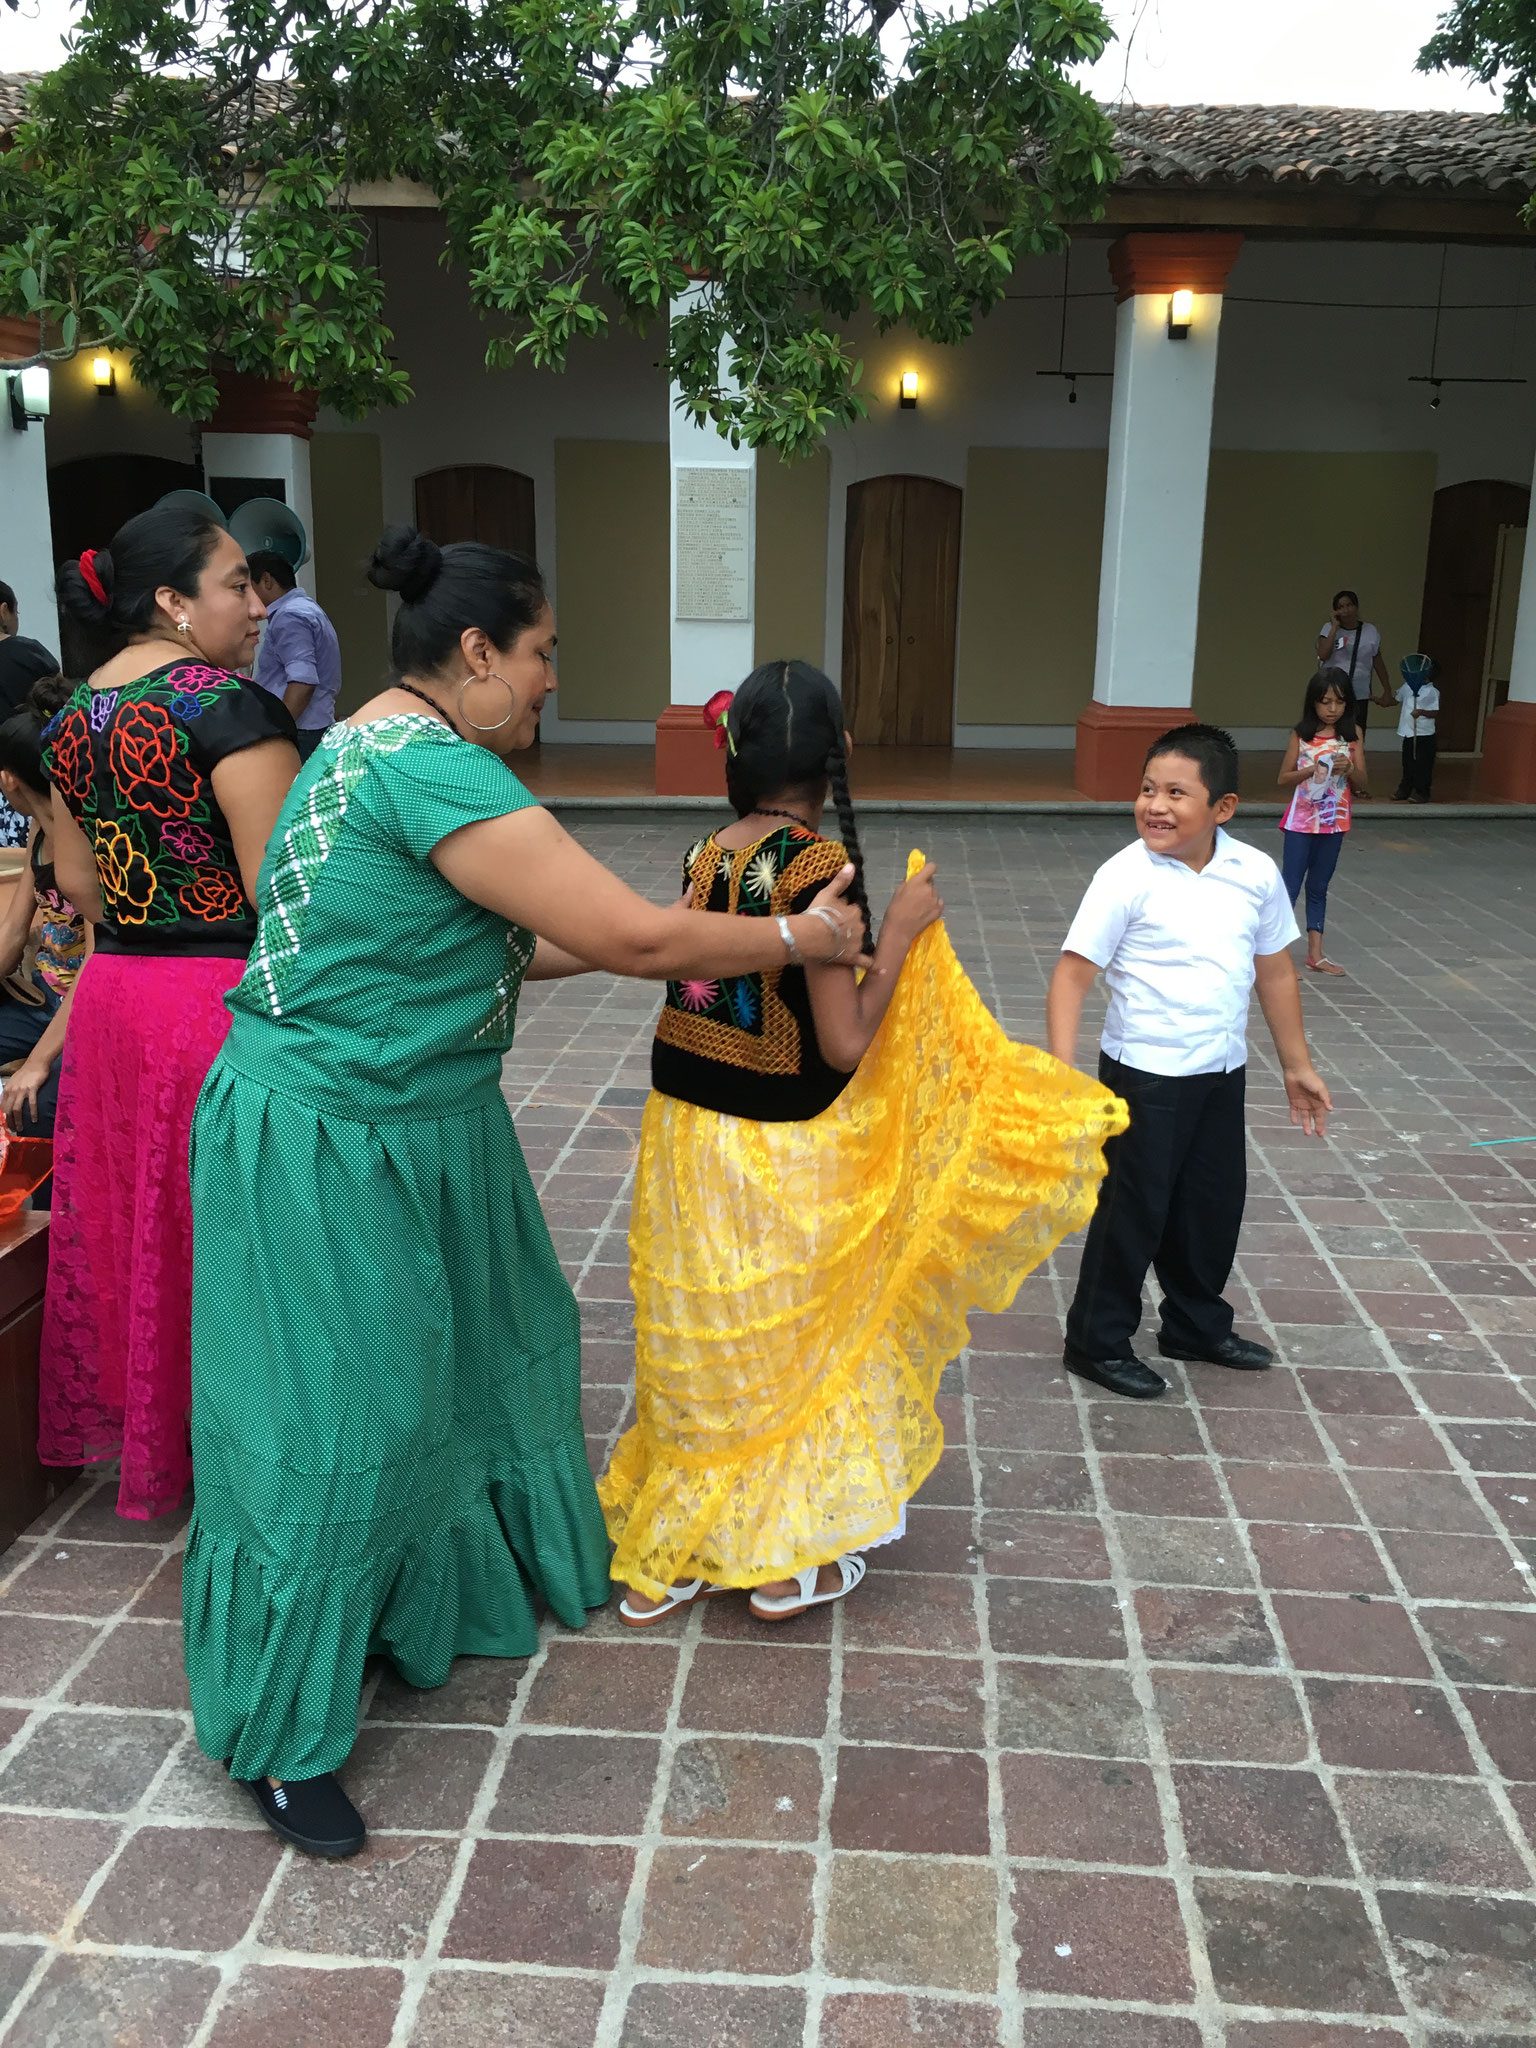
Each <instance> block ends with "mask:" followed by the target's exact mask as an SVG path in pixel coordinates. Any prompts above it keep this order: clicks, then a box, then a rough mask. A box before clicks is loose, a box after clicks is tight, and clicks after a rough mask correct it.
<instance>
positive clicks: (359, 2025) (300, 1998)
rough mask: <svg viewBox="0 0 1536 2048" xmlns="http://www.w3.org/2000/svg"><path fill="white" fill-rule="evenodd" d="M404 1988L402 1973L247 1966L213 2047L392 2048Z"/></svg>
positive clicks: (214, 2035)
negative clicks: (322, 2047) (343, 2047)
mask: <svg viewBox="0 0 1536 2048" xmlns="http://www.w3.org/2000/svg"><path fill="white" fill-rule="evenodd" d="M401 1988H402V1979H401V1977H400V1973H399V1972H398V1971H397V1970H381V1969H364V1970H316V1969H294V1968H285V1967H282V1966H279V1965H274V1964H270V1963H252V1964H248V1965H247V1967H246V1968H245V1969H244V1970H242V1971H241V1973H240V1975H239V1977H238V1978H237V1979H236V1980H235V1985H234V1989H233V1990H232V1991H231V1992H230V1993H229V1996H228V1998H227V1999H226V2001H225V2003H224V2005H223V2006H222V2007H221V2008H220V2011H219V2016H218V2018H217V2019H216V2020H215V2022H214V2026H213V2032H212V2033H211V2034H210V2035H209V2037H208V2039H209V2043H210V2048H309V2044H310V2043H312V2042H315V2041H345V2042H346V2044H347V2048H389V2043H390V2039H391V2036H392V2035H393V2032H394V2025H395V2012H396V2009H397V2007H398V2006H399V2003H400V1992H401Z"/></svg>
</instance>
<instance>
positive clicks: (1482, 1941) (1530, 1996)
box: [1376, 1890, 1536, 2032]
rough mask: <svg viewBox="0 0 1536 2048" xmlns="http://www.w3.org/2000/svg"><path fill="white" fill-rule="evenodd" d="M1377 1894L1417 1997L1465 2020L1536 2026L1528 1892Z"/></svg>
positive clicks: (1534, 1930) (1532, 1911)
mask: <svg viewBox="0 0 1536 2048" xmlns="http://www.w3.org/2000/svg"><path fill="white" fill-rule="evenodd" d="M1376 1896H1377V1903H1378V1905H1379V1906H1380V1908H1381V1917H1382V1919H1383V1921H1384V1922H1385V1924H1386V1929H1387V1938H1388V1939H1389V1940H1390V1941H1391V1943H1392V1945H1393V1948H1394V1950H1395V1951H1396V1955H1397V1960H1398V1963H1399V1965H1400V1967H1401V1968H1402V1971H1403V1974H1404V1976H1405V1977H1406V1979H1407V1981H1408V1989H1409V1993H1410V1995H1411V1996H1412V1998H1413V1999H1414V2001H1415V2003H1416V2004H1418V2005H1419V2006H1420V2007H1421V2008H1423V2009H1424V2010H1425V2011H1426V2012H1428V2013H1431V2014H1433V2015H1434V2016H1435V2017H1436V2018H1439V2019H1448V2020H1456V2021H1459V2022H1460V2023H1461V2025H1462V2026H1468V2025H1469V2024H1470V2025H1474V2026H1477V2025H1480V2026H1483V2027H1487V2028H1489V2029H1492V2028H1494V2027H1513V2028H1520V2029H1525V2030H1526V2031H1527V2032H1528V2031H1529V2027H1530V2021H1531V2014H1532V2013H1533V2012H1536V1906H1533V1905H1532V1904H1531V1903H1530V1901H1529V1899H1492V1898H1466V1897H1462V1898H1446V1897H1444V1896H1441V1897H1438V1898H1436V1897H1432V1896H1430V1895H1428V1894H1427V1893H1423V1892H1416V1891H1385V1890H1383V1891H1379V1892H1378V1893H1377V1895H1376Z"/></svg>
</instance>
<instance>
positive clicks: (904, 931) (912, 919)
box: [880, 861, 944, 951]
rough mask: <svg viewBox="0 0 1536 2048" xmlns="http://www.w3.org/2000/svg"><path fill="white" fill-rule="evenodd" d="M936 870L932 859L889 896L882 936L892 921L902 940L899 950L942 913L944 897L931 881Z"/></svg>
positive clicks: (937, 919) (882, 924)
mask: <svg viewBox="0 0 1536 2048" xmlns="http://www.w3.org/2000/svg"><path fill="white" fill-rule="evenodd" d="M938 872H939V871H938V869H937V868H936V867H935V866H934V864H933V862H932V861H929V863H928V865H927V866H926V867H925V868H922V869H920V870H919V871H918V873H917V874H915V875H911V876H909V877H908V879H907V880H906V881H905V882H903V883H902V885H901V887H900V888H899V889H898V890H897V891H896V893H895V895H894V896H893V897H892V898H891V901H890V905H889V907H888V908H887V910H886V913H885V916H884V918H883V919H882V920H881V925H880V930H881V934H882V936H883V935H884V934H885V933H886V932H887V931H889V930H890V928H891V926H892V925H893V924H894V925H895V927H896V930H897V932H898V933H899V934H901V936H902V939H903V951H905V949H906V947H908V946H910V945H911V943H912V941H913V940H914V939H915V938H916V937H917V935H918V933H919V932H925V931H927V929H928V927H929V925H931V924H937V923H938V921H939V919H940V918H941V917H942V916H943V915H944V898H943V897H942V896H941V895H940V894H939V892H938V889H937V887H936V885H935V882H934V877H935V876H936V875H937V874H938Z"/></svg>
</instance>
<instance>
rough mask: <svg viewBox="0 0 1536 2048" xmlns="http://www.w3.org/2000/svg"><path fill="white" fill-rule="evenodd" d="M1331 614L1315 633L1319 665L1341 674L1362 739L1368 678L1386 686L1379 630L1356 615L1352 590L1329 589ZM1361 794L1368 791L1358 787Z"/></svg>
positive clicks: (1366, 718)
mask: <svg viewBox="0 0 1536 2048" xmlns="http://www.w3.org/2000/svg"><path fill="white" fill-rule="evenodd" d="M1331 609H1332V616H1331V617H1330V618H1328V619H1327V620H1325V621H1324V623H1323V624H1322V625H1321V626H1320V627H1319V628H1318V633H1317V664H1318V667H1319V668H1336V669H1338V670H1339V672H1340V674H1341V675H1343V677H1344V694H1345V696H1346V697H1349V698H1351V699H1352V700H1353V704H1354V712H1355V725H1356V727H1357V729H1358V731H1359V734H1360V737H1361V739H1362V740H1364V738H1365V728H1366V725H1367V723H1368V721H1369V715H1370V708H1371V678H1372V677H1373V676H1374V677H1375V678H1376V680H1377V681H1378V682H1379V683H1380V684H1381V686H1382V688H1383V689H1387V688H1388V678H1387V665H1386V663H1385V661H1383V659H1382V655H1381V633H1380V631H1379V629H1378V628H1377V627H1375V626H1373V625H1372V624H1371V623H1370V621H1369V620H1368V619H1362V618H1361V616H1360V599H1359V597H1358V596H1357V595H1356V593H1355V592H1354V591H1353V590H1336V591H1335V592H1334V593H1333V605H1332V608H1331ZM1360 793H1361V795H1362V796H1364V795H1368V794H1369V792H1368V791H1365V790H1362V791H1361V792H1360Z"/></svg>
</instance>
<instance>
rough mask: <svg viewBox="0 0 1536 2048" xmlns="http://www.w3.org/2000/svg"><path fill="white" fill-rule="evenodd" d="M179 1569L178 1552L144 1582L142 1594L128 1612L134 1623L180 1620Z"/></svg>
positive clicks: (180, 1562) (179, 1556)
mask: <svg viewBox="0 0 1536 2048" xmlns="http://www.w3.org/2000/svg"><path fill="white" fill-rule="evenodd" d="M181 1567H182V1552H181V1551H179V1550H178V1551H177V1552H176V1553H175V1554H174V1556H171V1557H168V1558H167V1559H166V1560H165V1563H164V1564H163V1565H161V1567H160V1569H159V1571H157V1572H156V1573H155V1575H154V1577H153V1578H152V1579H148V1580H146V1581H145V1584H144V1590H143V1592H141V1593H140V1594H139V1595H138V1596H137V1598H136V1599H135V1600H134V1603H133V1605H132V1606H131V1607H130V1608H129V1610H128V1612H129V1613H130V1614H131V1615H132V1617H133V1619H134V1620H135V1621H178V1622H179V1621H180V1620H181Z"/></svg>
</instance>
